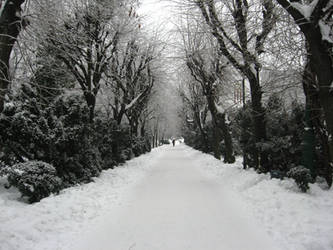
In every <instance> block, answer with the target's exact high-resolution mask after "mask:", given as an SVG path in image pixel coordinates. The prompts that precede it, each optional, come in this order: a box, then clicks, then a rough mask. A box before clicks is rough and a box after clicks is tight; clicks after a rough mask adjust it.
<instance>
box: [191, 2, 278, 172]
mask: <svg viewBox="0 0 333 250" xmlns="http://www.w3.org/2000/svg"><path fill="white" fill-rule="evenodd" d="M190 1H191V2H192V3H194V4H195V6H197V8H198V9H199V10H200V13H201V15H202V17H203V19H204V20H205V22H206V24H207V25H208V27H209V29H210V32H211V34H212V35H213V36H214V37H215V38H216V41H217V43H218V46H219V50H220V53H221V55H223V56H224V57H225V58H226V59H227V60H228V61H229V63H230V64H231V65H232V66H233V67H234V68H235V69H236V70H238V71H239V72H240V73H241V74H242V75H244V76H245V77H246V78H247V79H248V82H249V84H250V89H251V104H252V116H253V121H254V124H253V126H254V142H255V144H254V145H253V147H255V150H254V155H253V158H254V166H253V167H255V168H257V169H258V168H259V167H260V168H261V169H262V170H263V171H269V163H268V156H267V153H266V152H265V151H264V150H262V149H261V148H260V147H258V146H257V145H258V143H261V142H265V141H266V140H267V134H266V125H265V111H264V108H263V106H262V89H261V85H260V70H261V66H262V65H261V58H260V56H261V55H262V54H263V53H264V47H265V41H266V39H267V37H268V35H269V33H270V32H271V30H272V29H273V27H274V24H275V16H274V7H275V6H274V4H273V2H272V0H265V1H261V3H258V1H247V0H233V1H215V0H190ZM258 9H259V13H261V15H258ZM258 31H259V32H258Z"/></svg>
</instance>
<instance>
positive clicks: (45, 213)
mask: <svg viewBox="0 0 333 250" xmlns="http://www.w3.org/2000/svg"><path fill="white" fill-rule="evenodd" d="M161 152H163V147H160V148H157V149H155V150H153V152H151V153H149V154H146V155H143V156H140V157H138V158H135V159H133V160H131V161H128V162H127V163H126V164H124V165H123V166H120V167H117V168H115V169H113V170H112V169H110V170H107V171H103V172H102V174H101V176H100V177H98V178H95V179H94V180H95V181H94V182H91V183H89V184H84V185H79V186H75V187H72V188H68V189H66V190H63V191H62V192H61V193H60V194H59V195H57V196H52V197H48V198H45V199H43V200H41V202H39V203H35V204H32V205H29V204H26V203H23V202H22V201H20V194H19V192H18V191H17V190H16V189H15V188H11V189H9V190H6V189H4V187H3V184H4V183H5V179H4V178H0V250H23V249H24V250H41V249H43V250H47V249H52V250H55V249H59V250H60V249H63V248H64V246H66V245H69V244H70V241H71V239H72V238H74V237H76V236H75V235H77V234H80V232H81V229H82V227H86V226H88V225H89V223H93V221H94V220H95V219H96V218H98V217H100V216H102V215H103V214H105V213H106V211H107V210H109V209H110V207H112V206H113V205H115V204H117V203H121V202H122V201H121V198H122V197H124V193H126V192H127V190H128V189H130V188H131V187H132V186H133V185H135V184H136V183H137V182H138V181H140V180H141V179H142V178H143V177H144V176H145V174H146V172H147V170H148V169H149V168H151V167H152V165H154V163H156V162H157V161H158V158H159V156H160V154H161Z"/></svg>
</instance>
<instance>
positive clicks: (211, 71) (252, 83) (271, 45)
mask: <svg viewBox="0 0 333 250" xmlns="http://www.w3.org/2000/svg"><path fill="white" fill-rule="evenodd" d="M175 2H177V1H175ZM177 3H178V4H179V5H180V6H181V8H182V13H181V20H182V24H181V25H180V27H179V33H180V34H181V37H182V41H183V42H182V45H180V49H181V52H182V53H183V65H184V67H183V72H182V74H184V73H185V74H186V76H185V77H183V78H184V79H183V81H182V84H181V87H180V90H179V92H180V96H181V97H182V99H183V110H182V112H185V113H186V114H187V115H186V117H185V119H184V120H183V131H184V133H185V134H186V137H185V141H187V142H188V143H189V144H191V145H193V146H195V147H197V148H199V149H201V150H203V151H205V152H212V153H213V154H214V156H215V157H216V158H217V159H220V158H221V156H222V154H223V157H224V162H226V163H233V162H234V161H235V157H234V155H235V153H238V154H242V155H243V164H244V168H247V167H251V168H254V169H256V170H257V171H259V172H264V173H267V172H270V173H271V175H272V176H273V177H279V178H283V177H284V176H291V177H293V178H295V180H296V182H298V183H299V185H300V187H301V188H302V190H304V191H305V190H306V189H307V188H308V185H307V183H309V182H313V181H315V179H316V177H317V176H319V177H323V178H324V179H325V180H326V182H327V184H328V186H329V187H330V186H331V185H332V167H333V165H332V157H333V151H332V149H333V144H332V142H333V141H332V133H333V131H332V128H333V127H332V125H333V123H332V118H333V109H332V107H333V106H332V104H333V102H332V98H333V95H332V80H333V79H332V77H333V73H332V44H333V40H332V24H333V23H332V11H333V6H332V3H331V2H330V1H328V0H318V1H317V0H315V1H305V0H296V1H291V0H290V1H289V0H276V1H275V0H264V1H257V0H232V1H224V0H222V1H215V0H188V1H185V2H184V1H182V2H177ZM235 85H237V86H239V87H238V88H243V91H241V93H240V94H241V95H242V96H243V97H242V98H241V100H239V98H238V101H240V102H238V103H235V102H233V101H232V100H231V98H230V94H231V93H230V92H231V91H233V90H234V89H235V88H236V86H235ZM297 88H299V89H302V90H303V91H302V92H303V94H302V95H301V96H299V95H294V96H292V89H297ZM245 92H246V93H245ZM295 92H297V91H295ZM288 94H290V96H292V97H291V98H290V97H289V98H286V96H287V95H288ZM241 102H243V103H242V105H240V104H241ZM186 139H187V140H186Z"/></svg>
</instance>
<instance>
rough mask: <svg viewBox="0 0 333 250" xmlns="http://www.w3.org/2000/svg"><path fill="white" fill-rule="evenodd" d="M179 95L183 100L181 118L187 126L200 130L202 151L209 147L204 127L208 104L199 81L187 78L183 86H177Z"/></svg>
mask: <svg viewBox="0 0 333 250" xmlns="http://www.w3.org/2000/svg"><path fill="white" fill-rule="evenodd" d="M178 92H179V95H180V97H181V99H182V102H183V108H184V111H185V115H184V114H183V115H182V117H183V120H184V119H185V120H184V122H185V125H186V127H187V128H189V129H191V130H193V131H196V130H197V129H198V130H199V132H200V136H201V138H202V142H203V144H204V151H208V150H206V149H208V148H209V145H208V144H209V140H208V135H207V131H206V129H205V125H206V120H207V113H208V105H207V100H206V99H205V97H204V95H203V94H202V88H201V85H200V83H198V82H196V81H193V80H192V79H189V80H187V81H186V82H185V84H184V85H183V86H179V89H178Z"/></svg>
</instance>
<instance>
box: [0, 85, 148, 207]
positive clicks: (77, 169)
mask: <svg viewBox="0 0 333 250" xmlns="http://www.w3.org/2000/svg"><path fill="white" fill-rule="evenodd" d="M148 151H150V144H149V141H148V140H147V138H141V137H132V136H131V134H130V129H129V127H128V126H126V125H118V123H117V122H116V121H115V120H113V119H110V118H109V117H106V116H105V115H104V114H102V113H99V112H96V117H95V121H94V123H90V122H89V109H88V107H87V105H86V103H85V102H84V98H83V97H82V95H81V94H79V93H71V92H70V93H67V94H62V95H59V96H57V97H55V98H54V99H53V100H52V102H50V103H49V104H48V105H47V106H45V105H43V104H42V102H41V101H40V100H38V95H37V94H36V93H35V91H34V90H33V89H32V88H31V87H29V86H26V85H24V84H22V86H21V89H20V90H19V91H18V94H17V96H15V99H14V100H13V101H12V102H11V103H10V104H9V105H6V109H5V111H4V112H3V113H2V114H0V169H1V168H4V167H3V166H11V167H9V168H6V171H7V173H8V178H9V179H10V184H11V185H13V186H16V187H18V188H19V189H20V191H21V192H22V194H23V195H25V196H28V197H29V200H30V201H31V202H33V201H38V200H40V199H41V198H43V197H46V196H47V195H49V194H50V193H52V192H54V191H55V192H56V191H57V190H58V189H59V190H60V188H66V187H70V186H73V185H76V184H79V183H86V182H90V181H91V180H92V178H93V177H96V176H99V174H100V173H101V171H102V169H108V168H113V167H114V166H116V165H118V164H119V163H123V162H125V161H126V160H129V159H131V158H133V157H134V156H139V155H140V154H143V153H146V152H148ZM27 161H28V162H44V163H45V162H46V163H48V164H51V165H52V169H53V170H52V171H51V170H50V169H51V168H50V167H45V166H44V165H43V166H44V167H43V166H41V164H37V165H38V166H39V167H38V168H37V166H36V164H35V163H31V164H26V163H24V162H27ZM20 162H21V163H20ZM18 163H20V164H23V165H22V166H21V165H20V164H19V165H17V164H18ZM46 163H45V164H46ZM51 165H50V166H51ZM29 167H31V171H30V170H29V171H28V168H29ZM39 168H40V169H39ZM19 169H24V173H27V175H24V180H23V179H22V178H23V177H22V176H19V175H18V173H19V172H20V173H22V170H19ZM41 169H44V170H46V172H43V171H44V170H41ZM38 171H41V172H40V173H43V174H42V175H43V178H44V174H45V178H46V179H43V180H42V182H41V183H39V182H37V184H36V185H40V186H36V187H34V186H31V185H30V184H27V183H28V182H25V180H33V179H34V178H35V175H37V173H39V172H38ZM33 173H35V174H33ZM51 176H52V177H53V176H57V178H56V179H53V180H56V182H55V183H53V182H52V180H51V179H52V178H51ZM36 178H37V177H36ZM49 178H51V179H50V180H49ZM58 180H60V181H59V182H58ZM58 184H59V185H60V186H61V187H59V185H58ZM50 185H51V186H52V185H54V188H55V189H54V190H53V188H52V187H51V186H50ZM45 187H47V188H45ZM31 190H34V191H31ZM47 190H48V191H47Z"/></svg>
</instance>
